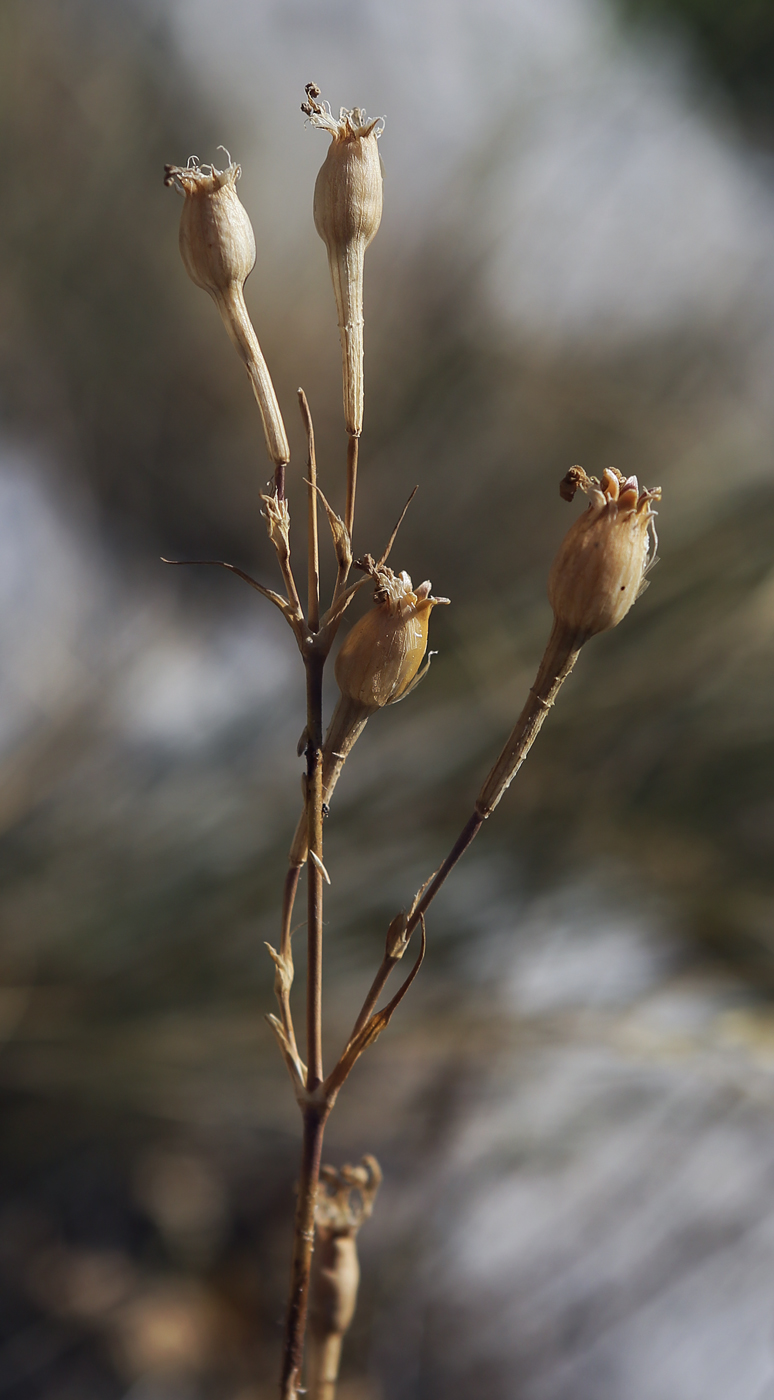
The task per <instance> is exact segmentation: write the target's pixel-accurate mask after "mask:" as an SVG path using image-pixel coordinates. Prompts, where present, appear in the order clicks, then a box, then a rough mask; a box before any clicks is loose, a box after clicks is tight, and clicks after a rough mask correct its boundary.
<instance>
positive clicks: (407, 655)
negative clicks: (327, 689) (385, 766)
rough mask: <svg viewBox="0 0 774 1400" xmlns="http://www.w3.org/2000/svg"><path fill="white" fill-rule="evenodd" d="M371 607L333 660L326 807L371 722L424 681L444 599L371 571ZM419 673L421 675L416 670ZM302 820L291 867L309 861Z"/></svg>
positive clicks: (379, 569) (382, 570)
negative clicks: (433, 622)
mask: <svg viewBox="0 0 774 1400" xmlns="http://www.w3.org/2000/svg"><path fill="white" fill-rule="evenodd" d="M374 582H375V584H376V588H375V590H374V606H373V607H372V608H370V609H369V610H368V612H367V613H365V614H364V616H363V617H361V618H360V619H359V621H357V622H356V623H355V625H354V627H353V628H352V630H351V631H350V632H349V633H348V635H347V636H346V637H345V639H344V642H343V643H342V646H341V650H340V651H339V654H338V656H337V657H336V667H335V671H336V680H337V682H338V686H339V690H340V691H341V697H340V699H339V703H338V705H337V706H336V709H335V710H334V712H333V715H332V718H331V722H330V724H329V726H328V732H327V734H326V735H325V742H324V744H323V801H324V802H328V800H329V798H330V796H331V794H332V792H333V789H334V788H335V786H336V783H337V782H338V780H339V775H340V773H341V770H342V768H343V767H344V764H345V762H346V760H347V758H348V756H349V754H350V753H351V751H352V749H353V747H354V745H355V743H356V742H357V740H358V739H359V737H360V735H361V734H362V732H363V730H364V728H365V726H366V722H367V720H368V719H369V717H370V716H371V715H372V714H374V713H375V712H376V711H377V710H381V709H382V708H383V706H385V705H394V704H395V703H396V702H397V701H398V700H403V699H404V698H405V696H406V695H408V694H409V692H410V691H411V690H413V689H414V686H415V685H417V684H418V683H419V681H420V680H421V679H422V677H423V676H424V674H425V672H426V670H427V665H429V661H428V663H427V664H426V665H425V666H424V667H422V662H423V660H424V658H425V652H426V651H427V633H428V626H429V623H430V614H431V612H432V610H433V608H434V607H437V606H438V604H440V603H448V602H449V599H448V598H433V597H432V596H431V593H430V589H431V587H432V585H431V584H430V583H429V582H425V583H421V584H420V585H419V587H418V588H417V589H416V590H415V589H414V587H413V585H412V582H411V579H410V578H409V576H408V574H407V573H401V574H394V573H393V571H392V569H388V568H386V567H385V566H384V565H381V566H376V567H375V568H374ZM420 668H421V669H420ZM307 849H308V848H307V840H306V816H305V815H303V816H302V817H301V820H300V821H299V824H298V827H297V828H296V835H295V838H294V841H293V845H292V847H291V851H290V864H291V865H303V863H304V861H305V860H306V856H307Z"/></svg>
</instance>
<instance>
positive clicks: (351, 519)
mask: <svg viewBox="0 0 774 1400" xmlns="http://www.w3.org/2000/svg"><path fill="white" fill-rule="evenodd" d="M359 449H360V438H359V437H356V436H355V434H354V433H350V434H349V436H348V437H347V507H346V511H345V513H344V524H345V525H346V527H347V529H348V531H349V537H350V539H351V538H352V529H353V526H354V524H355V494H356V492H357V459H358V452H359Z"/></svg>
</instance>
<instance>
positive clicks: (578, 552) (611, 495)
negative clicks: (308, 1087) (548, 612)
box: [548, 467, 661, 645]
mask: <svg viewBox="0 0 774 1400" xmlns="http://www.w3.org/2000/svg"><path fill="white" fill-rule="evenodd" d="M579 489H580V490H581V491H585V492H586V494H587V495H588V496H589V505H588V509H587V510H585V511H584V513H583V515H581V516H580V517H579V519H578V520H576V521H575V524H574V525H572V526H571V527H570V529H569V530H568V531H567V534H566V535H565V537H564V539H563V541H562V543H561V545H560V547H559V552H558V554H557V556H556V558H555V560H554V562H553V565H552V567H551V572H550V574H549V578H548V597H549V600H550V602H551V606H552V608H553V610H554V615H555V617H556V620H557V622H558V623H560V624H562V625H564V626H565V627H566V628H567V629H568V630H569V631H570V632H573V633H575V634H576V636H577V641H578V644H579V645H580V643H581V642H584V641H586V640H587V639H588V638H589V637H593V636H594V635H595V634H596V633H597V632H605V631H607V629H608V628H610V627H616V626H617V625H618V623H619V622H620V621H621V619H622V618H623V617H625V616H626V614H627V613H628V611H629V609H630V607H631V606H632V603H634V602H635V601H636V599H637V598H639V596H640V594H641V593H642V592H644V590H645V588H646V587H647V577H646V575H647V574H648V572H649V570H650V569H651V568H652V567H653V564H654V563H655V562H656V545H657V540H656V531H655V525H654V519H655V514H656V512H655V511H654V509H653V502H654V501H658V500H660V498H661V488H660V487H655V488H654V489H652V490H642V491H641V490H640V488H639V486H638V484H637V478H636V476H630V477H623V476H622V475H621V473H620V472H614V471H610V470H605V471H604V472H603V473H602V477H601V480H599V481H598V480H597V479H596V478H595V477H588V476H587V475H586V473H585V472H584V471H583V469H582V467H571V468H570V470H569V472H568V473H567V475H566V477H565V478H564V480H563V481H562V484H561V487H560V491H561V494H562V496H563V497H564V498H565V500H568V501H571V500H572V499H573V496H574V495H575V492H576V491H577V490H579Z"/></svg>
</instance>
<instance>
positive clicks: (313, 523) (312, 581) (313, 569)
mask: <svg viewBox="0 0 774 1400" xmlns="http://www.w3.org/2000/svg"><path fill="white" fill-rule="evenodd" d="M298 402H299V404H300V406H301V417H302V418H303V420H304V427H305V429H306V441H307V444H308V449H309V450H308V456H307V470H308V473H309V475H308V480H309V487H308V491H309V529H308V544H309V568H308V599H309V613H308V617H307V621H308V623H309V631H310V632H316V631H317V629H318V628H319V626H320V550H319V541H318V532H317V454H316V452H315V446H314V425H313V423H312V415H311V413H310V411H309V404H308V403H307V399H306V394H305V393H304V391H303V389H299V391H298Z"/></svg>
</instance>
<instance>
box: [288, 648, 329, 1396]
mask: <svg viewBox="0 0 774 1400" xmlns="http://www.w3.org/2000/svg"><path fill="white" fill-rule="evenodd" d="M305 664H306V695H307V705H306V728H307V744H306V760H307V771H306V820H307V830H308V832H309V850H310V854H313V855H314V856H315V857H316V859H314V860H309V861H308V863H307V896H308V902H307V971H306V1057H307V1064H308V1070H307V1079H306V1093H305V1095H304V1100H303V1107H302V1113H303V1121H304V1136H303V1146H302V1152H301V1172H300V1175H299V1181H298V1202H297V1205H296V1217H295V1226H294V1232H293V1258H292V1263H291V1279H290V1296H289V1302H288V1314H287V1322H286V1327H285V1347H284V1353H283V1362H282V1378H281V1384H280V1394H281V1397H282V1400H296V1397H297V1395H298V1391H299V1384H300V1379H301V1365H302V1361H303V1352H304V1335H305V1332H306V1316H307V1308H308V1302H309V1276H310V1271H311V1267H312V1254H313V1250H314V1213H315V1202H316V1199H317V1186H318V1182H319V1177H320V1157H321V1153H322V1143H323V1133H324V1131H325V1123H326V1120H327V1117H328V1114H329V1113H330V1109H331V1106H332V1102H333V1101H332V1099H330V1098H328V1097H327V1096H325V1095H324V1094H320V1093H318V1092H316V1091H318V1090H319V1088H320V1086H321V1083H322V1077H323V1064H322V928H323V926H322V918H323V875H322V868H324V867H322V859H323V840H322V677H323V667H324V665H325V657H324V656H318V655H317V654H316V653H315V652H314V651H312V650H311V649H310V650H308V651H307V653H306V656H305ZM321 867H322V868H321ZM297 882H298V872H297V871H295V870H293V868H292V867H291V871H289V872H288V875H287V876H286V890H287V891H288V892H290V891H291V887H292V890H293V892H294V891H295V885H296V884H297ZM291 908H292V904H291ZM289 919H290V914H289V912H288V915H287V921H288V938H289V936H290V935H289Z"/></svg>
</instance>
